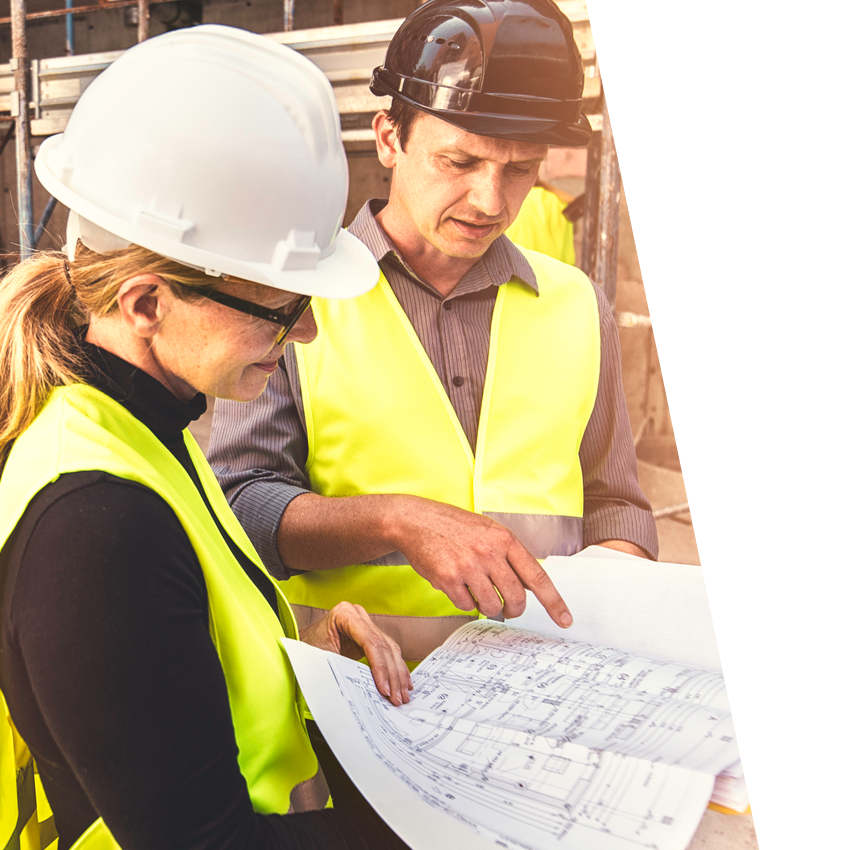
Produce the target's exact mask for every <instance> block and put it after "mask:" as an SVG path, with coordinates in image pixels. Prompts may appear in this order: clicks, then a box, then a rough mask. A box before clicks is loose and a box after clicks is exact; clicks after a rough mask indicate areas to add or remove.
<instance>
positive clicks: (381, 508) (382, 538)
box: [277, 493, 413, 570]
mask: <svg viewBox="0 0 850 850" xmlns="http://www.w3.org/2000/svg"><path fill="white" fill-rule="evenodd" d="M411 498H413V497H409V496H401V495H393V494H381V495H367V496H345V497H339V498H329V497H327V496H319V495H318V494H316V493H304V494H303V495H301V496H297V497H296V498H294V499H293V500H292V501H291V502H290V503H289V505H288V506H287V508H286V510H285V511H284V513H283V516H282V518H281V521H280V525H279V526H278V529H277V548H278V552H279V554H280V559H281V561H283V563H284V564H285V565H286V566H287V567H288V568H289V569H292V570H333V569H337V568H338V567H346V566H348V565H349V564H362V563H365V562H366V561H371V560H373V559H375V558H380V557H381V556H382V555H387V554H389V553H390V552H393V551H395V550H396V549H397V548H398V547H397V545H396V544H395V543H394V542H393V541H394V540H395V539H396V537H397V534H398V517H399V515H400V514H403V513H404V511H405V500H409V499H411ZM408 509H409V508H408Z"/></svg>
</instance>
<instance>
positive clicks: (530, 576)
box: [511, 551, 573, 629]
mask: <svg viewBox="0 0 850 850" xmlns="http://www.w3.org/2000/svg"><path fill="white" fill-rule="evenodd" d="M523 556H526V557H523ZM511 565H512V566H513V569H514V572H515V573H516V574H517V576H518V578H519V580H520V581H521V582H522V583H523V585H524V586H525V587H526V588H527V589H528V590H530V591H531V592H532V593H533V594H534V595H535V596H536V597H537V598H538V599H539V600H540V604H541V605H542V606H543V607H544V608H545V609H546V613H547V614H548V615H549V616H550V617H551V618H552V621H553V622H554V623H556V624H557V625H558V626H561V628H564V629H565V628H567V627H568V626H571V625H572V624H573V615H572V614H571V613H570V609H569V608H567V603H566V602H564V599H563V597H562V596H561V594H560V593H558V590H557V588H556V587H555V585H554V584H553V582H552V579H551V578H549V575H548V573H547V572H546V570H544V569H543V567H542V566H540V564H539V563H538V561H537V560H536V559H535V558H534V557H533V556H532V555H531V554H530V553H529V552H527V551H525V552H523V553H521V555H520V556H519V557H515V558H512V559H511Z"/></svg>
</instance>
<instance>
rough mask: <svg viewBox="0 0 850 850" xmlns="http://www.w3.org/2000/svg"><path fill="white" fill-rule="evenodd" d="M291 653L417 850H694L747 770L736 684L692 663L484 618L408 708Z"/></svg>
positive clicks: (364, 673)
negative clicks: (717, 778)
mask: <svg viewBox="0 0 850 850" xmlns="http://www.w3.org/2000/svg"><path fill="white" fill-rule="evenodd" d="M287 651H288V653H289V656H290V658H291V660H292V663H293V665H294V667H295V670H296V674H297V675H298V678H299V683H300V684H301V686H302V688H303V689H304V692H305V695H306V697H307V701H308V703H309V704H310V706H311V709H312V712H313V715H314V717H315V718H316V721H317V722H318V723H319V725H320V727H321V728H322V731H323V733H324V734H325V736H326V738H328V740H329V742H330V744H331V746H332V747H333V748H334V751H335V752H336V754H337V757H338V758H339V759H340V761H341V762H342V764H343V766H344V767H345V769H346V771H347V772H348V773H349V775H350V776H351V777H352V779H353V780H354V781H355V783H356V784H357V785H358V786H359V787H360V788H361V790H362V791H363V793H364V794H365V795H366V796H367V798H368V799H369V800H370V802H371V803H372V805H373V806H374V807H375V808H376V809H377V810H378V811H379V812H380V814H381V815H382V817H384V819H385V820H387V822H388V823H389V824H390V826H392V827H393V828H394V829H395V830H396V831H397V832H398V833H399V835H401V837H402V838H403V839H404V840H405V841H406V842H407V843H408V844H409V845H410V846H411V847H413V848H415V850H425V849H426V848H428V850H430V848H434V850H437V848H440V850H445V848H447V847H456V846H463V847H464V848H465V850H467V849H468V850H472V849H473V848H478V847H494V846H495V847H502V848H510V850H514V848H516V850H519V848H536V849H537V850H548V848H552V850H615V848H620V850H627V848H638V847H649V848H658V850H682V848H684V847H686V846H687V844H688V842H689V841H690V838H691V836H692V835H693V832H694V830H695V829H696V827H697V825H698V823H699V821H700V818H701V816H702V814H703V812H704V810H705V807H706V805H707V803H708V800H709V797H710V795H711V792H712V788H713V786H714V774H716V773H719V772H720V771H722V770H723V769H724V768H725V767H727V766H729V765H730V764H733V763H736V762H737V760H738V753H737V749H736V744H735V740H734V732H733V731H732V727H731V720H730V718H729V712H728V706H727V703H726V697H725V690H724V687H723V681H722V677H721V676H720V674H718V673H712V672H705V671H700V670H697V669H693V668H690V667H688V666H686V665H681V664H672V663H669V662H658V661H652V660H651V659H647V658H641V657H637V656H634V655H629V654H627V653H624V652H622V651H619V650H616V649H611V648H605V647H600V646H590V645H588V644H583V643H580V642H576V641H567V640H555V639H550V638H546V637H543V636H541V635H539V634H536V633H533V632H527V631H522V630H518V629H515V628H512V627H510V626H506V625H504V624H500V623H494V622H492V621H489V620H482V621H478V622H473V623H470V624H468V625H467V626H464V627H463V628H462V629H460V630H458V632H456V633H455V634H454V635H453V636H452V638H450V639H449V641H447V642H446V644H444V646H443V647H441V648H440V649H438V650H437V651H436V652H434V653H432V655H431V656H429V658H428V659H427V660H426V661H425V662H423V664H421V665H420V667H419V668H418V669H417V670H416V672H415V673H414V683H415V689H414V692H413V694H412V698H411V701H410V703H408V704H407V705H405V706H403V707H401V708H396V707H393V706H391V705H390V704H389V703H388V702H386V700H384V699H383V698H381V697H380V695H379V694H378V693H377V691H376V689H375V687H374V684H373V681H372V677H371V674H370V672H369V670H368V668H366V667H364V666H363V665H360V664H357V663H356V662H351V661H349V660H348V659H343V658H339V657H338V656H332V655H329V654H327V653H319V654H318V656H317V655H312V654H311V653H318V651H317V650H313V649H312V648H310V647H304V646H303V645H301V644H298V645H296V646H290V642H287ZM301 659H306V660H303V661H302V660H301ZM317 677H319V678H323V684H322V685H321V686H316V687H314V685H313V684H312V681H313V680H314V679H316V678H317ZM328 680H332V684H329V682H328ZM346 705H347V710H346V708H345V706H346ZM353 730H356V731H353ZM458 830H459V832H458ZM460 842H462V843H460Z"/></svg>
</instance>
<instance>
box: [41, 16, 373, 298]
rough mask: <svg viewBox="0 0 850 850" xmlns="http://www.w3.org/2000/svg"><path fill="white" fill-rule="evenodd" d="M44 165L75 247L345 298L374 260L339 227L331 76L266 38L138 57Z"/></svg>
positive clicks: (160, 44)
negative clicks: (152, 256) (145, 253)
mask: <svg viewBox="0 0 850 850" xmlns="http://www.w3.org/2000/svg"><path fill="white" fill-rule="evenodd" d="M35 171H36V174H37V175H38V178H39V180H41V182H42V183H43V184H44V186H45V188H46V189H47V190H48V192H50V193H51V194H52V195H54V196H55V197H56V198H57V199H58V200H59V201H61V202H62V203H63V204H65V205H66V206H67V207H68V208H69V209H70V210H71V211H72V212H71V214H70V215H69V220H68V221H69V227H68V243H69V249H70V250H71V251H73V249H74V246H75V244H76V240H77V238H80V239H81V240H82V242H83V244H84V245H86V246H87V247H89V248H91V249H92V250H95V251H100V252H103V251H108V250H115V249H117V248H122V247H126V246H127V245H128V244H130V243H133V244H136V245H141V246H142V247H144V248H147V249H148V250H150V251H153V252H155V253H157V254H161V255H162V256H165V257H168V258H170V259H173V260H176V261H177V262H179V263H183V264H185V265H188V266H193V267H196V268H200V269H204V270H206V271H207V273H209V274H211V275H221V274H227V275H232V276H234V277H239V278H243V279H245V280H250V281H254V282H256V283H262V284H266V285H267V286H273V287H276V288H278V289H285V290H289V291H291V292H298V293H302V294H305V295H317V296H325V297H330V298H347V297H353V296H355V295H360V294H361V293H363V292H366V291H367V290H368V289H371V288H372V286H374V285H375V283H376V282H377V279H378V267H377V264H376V262H375V260H374V257H373V256H372V254H371V252H370V251H369V250H368V249H367V248H366V247H365V246H364V245H363V244H362V243H361V242H360V241H359V240H357V239H356V238H355V237H353V236H351V234H349V233H348V232H346V231H344V230H340V225H341V223H342V216H343V212H344V210H345V202H346V197H347V194H348V165H347V162H346V158H345V151H344V150H343V146H342V137H341V133H340V124H339V114H338V112H337V109H336V101H335V99H334V95H333V91H332V89H331V86H330V83H329V82H328V80H327V78H326V77H325V76H324V74H323V73H322V72H321V71H320V70H319V69H318V68H317V67H316V66H315V65H314V64H313V63H312V62H310V60H309V59H306V58H305V57H303V56H301V55H300V54H298V53H296V52H295V51H294V50H291V49H290V48H287V47H284V46H282V45H279V44H276V43H274V42H273V41H270V40H269V39H267V38H264V37H263V36H259V35H255V34H253V33H249V32H245V31H244V30H239V29H235V28H233V27H224V26H217V25H205V26H199V27H192V28H189V29H181V30H178V31H176V32H173V33H166V34H165V35H160V36H157V37H156V38H152V39H149V40H148V41H144V42H142V43H141V44H138V45H136V46H135V47H132V48H130V49H129V50H127V51H126V52H125V53H124V54H122V55H121V56H120V57H119V58H118V59H117V60H116V61H115V62H113V63H112V64H111V65H110V66H109V67H108V68H107V69H106V70H105V71H103V73H102V74H100V75H99V76H98V77H97V78H96V79H95V80H94V81H93V82H92V84H91V85H90V86H89V87H88V88H87V89H86V90H85V92H84V93H83V95H82V97H81V98H80V100H79V102H78V103H77V105H76V107H75V108H74V111H73V113H72V114H71V118H70V120H69V121H68V126H67V128H66V129H65V132H64V133H62V134H60V135H58V136H51V137H50V138H49V139H46V140H45V141H44V142H43V143H42V145H41V148H40V149H39V152H38V156H37V157H36V161H35Z"/></svg>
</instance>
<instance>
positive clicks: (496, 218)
mask: <svg viewBox="0 0 850 850" xmlns="http://www.w3.org/2000/svg"><path fill="white" fill-rule="evenodd" d="M387 124H388V122H387ZM375 127H376V131H378V135H379V144H378V148H379V157H380V158H381V161H382V162H383V164H384V165H386V166H388V167H390V168H393V169H394V172H393V183H392V190H391V195H390V206H391V207H393V206H394V207H395V208H394V209H393V211H392V222H393V230H394V231H395V232H394V233H393V234H392V235H393V238H394V239H395V240H396V241H397V242H398V244H399V247H400V248H401V249H402V250H404V249H405V247H407V249H408V250H409V249H410V248H411V247H414V249H417V248H418V249H419V250H425V251H427V250H428V245H431V246H433V247H434V248H436V249H437V250H439V251H440V252H442V253H443V254H445V255H447V256H449V257H457V258H464V259H474V258H478V257H480V256H482V254H484V252H485V251H486V250H487V248H488V247H489V246H490V244H491V243H492V242H493V241H494V240H495V239H496V238H497V237H498V236H500V235H501V234H502V233H504V232H505V230H506V229H507V228H508V227H509V226H510V224H511V223H512V222H513V220H514V219H515V218H516V216H517V213H519V209H520V206H522V202H523V201H524V200H525V196H526V195H527V194H528V192H529V190H530V189H531V187H532V186H533V185H534V181H535V179H536V177H537V172H538V169H539V167H540V163H541V162H542V161H543V158H544V157H545V156H546V152H547V150H548V147H547V146H546V145H542V144H532V143H528V142H513V141H508V140H505V139H494V138H490V137H488V136H477V135H475V134H473V133H467V132H466V131H465V130H461V129H460V128H459V127H455V126H453V125H452V124H448V123H446V122H445V121H441V120H440V119H438V118H434V117H433V116H431V115H427V114H422V115H421V116H419V117H418V118H417V120H416V121H415V122H414V124H413V126H412V128H411V132H410V136H409V138H408V141H407V145H406V146H405V150H404V151H402V150H401V146H400V145H399V143H398V139H397V138H396V137H395V132H394V131H392V130H387V129H386V125H384V133H383V137H384V140H385V142H386V144H385V145H384V149H383V150H382V149H381V148H382V146H381V138H380V136H381V135H382V133H381V129H382V125H381V122H380V121H379V119H376V125H375ZM388 212H389V208H388ZM399 228H401V232H399ZM399 236H401V237H402V238H399Z"/></svg>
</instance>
